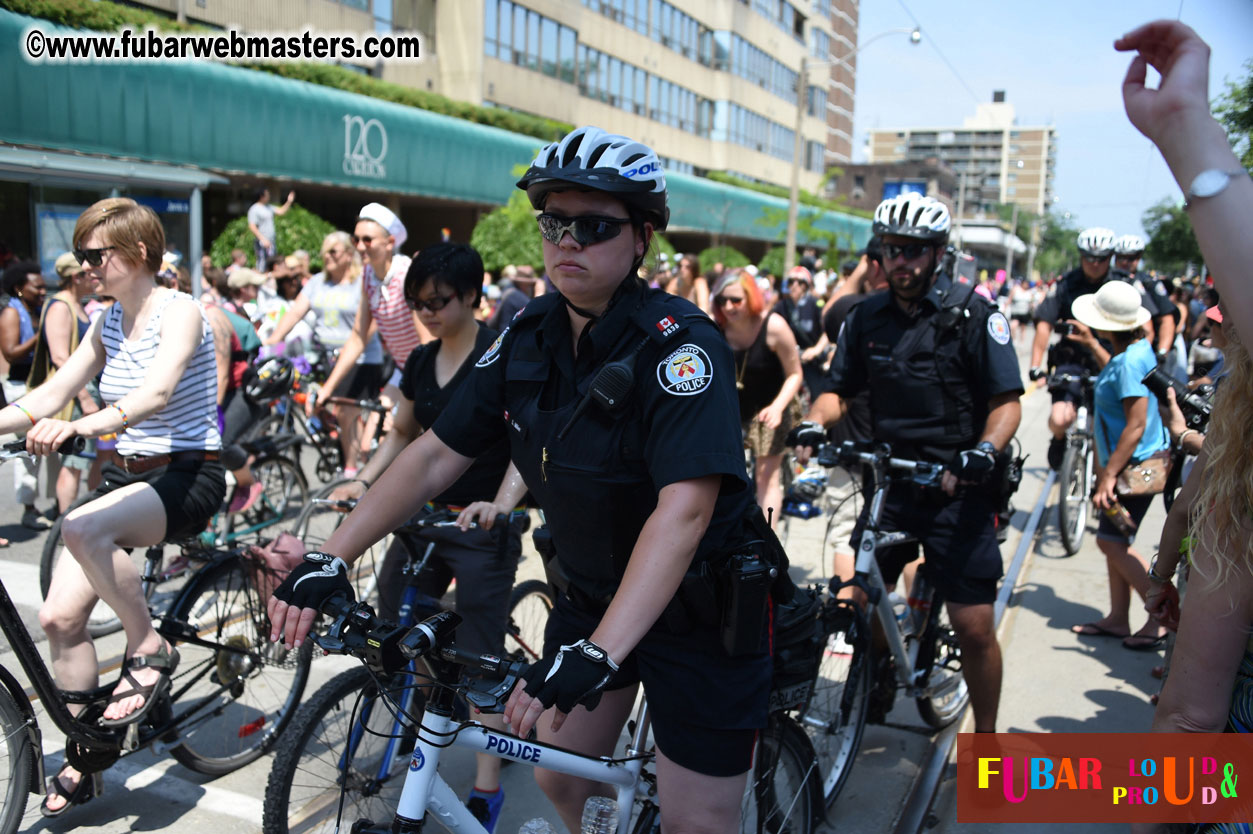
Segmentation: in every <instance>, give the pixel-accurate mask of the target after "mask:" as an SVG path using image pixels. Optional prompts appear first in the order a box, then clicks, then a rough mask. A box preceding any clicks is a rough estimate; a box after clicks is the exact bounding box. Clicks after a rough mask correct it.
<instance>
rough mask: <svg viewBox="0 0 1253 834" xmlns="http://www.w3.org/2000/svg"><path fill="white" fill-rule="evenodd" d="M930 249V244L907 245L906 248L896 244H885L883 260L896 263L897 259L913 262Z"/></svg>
mask: <svg viewBox="0 0 1253 834" xmlns="http://www.w3.org/2000/svg"><path fill="white" fill-rule="evenodd" d="M930 248H931V244H929V243H906V244H905V245H904V246H900V245H898V244H895V243H885V244H883V259H884V260H887V261H894V260H896V259H897V258H904V259H905V260H907V261H912V260H913V259H914V258H917V257H919V256H920V255H922V254H924V253H925V252H926V251H927V250H928V249H930Z"/></svg>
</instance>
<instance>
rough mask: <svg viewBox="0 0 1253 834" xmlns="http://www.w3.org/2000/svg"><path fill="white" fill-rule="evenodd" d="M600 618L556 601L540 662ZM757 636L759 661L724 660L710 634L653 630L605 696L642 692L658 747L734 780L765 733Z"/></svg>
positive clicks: (764, 656)
mask: <svg viewBox="0 0 1253 834" xmlns="http://www.w3.org/2000/svg"><path fill="white" fill-rule="evenodd" d="M600 617H601V615H600V614H593V613H591V612H589V611H587V610H585V609H581V608H579V607H578V606H577V605H576V604H575V603H574V602H572V601H571V600H570V598H569V597H567V596H565V595H562V596H561V597H559V598H558V600H557V606H556V608H554V609H553V611H552V613H551V614H550V615H549V618H548V628H547V629H546V630H545V632H544V656H545V657H551V656H552V655H554V654H556V653H557V650H558V648H559V647H561V646H563V645H569V644H571V643H575V642H578V641H579V640H582V639H585V638H587V637H590V636H591V634H592V632H593V631H594V630H595V628H596V625H597V623H599V622H600ZM766 639H767V638H766V635H764V634H763V644H762V648H763V650H762V652H761V653H760V654H759V655H747V656H741V657H730V656H728V655H727V653H726V652H725V651H724V650H723V648H722V641H721V638H720V636H719V633H718V629H717V628H716V627H709V626H696V627H693V628H691V629H690V630H688V631H685V632H684V633H682V634H680V633H676V632H672V631H669V630H667V629H666V628H664V627H662V626H660V625H655V626H653V627H652V628H651V629H649V631H648V633H647V634H645V635H644V638H643V639H642V640H640V642H639V644H638V645H636V647H635V650H634V651H632V652H631V654H629V655H628V656H627V657H626V659H625V660H621V661H619V662H620V667H619V669H618V672H617V673H616V674H615V675H614V676H613V680H612V681H610V682H609V686H608V687H606V688H607V689H610V690H614V689H625V688H626V687H628V686H633V685H635V684H636V683H642V684H643V685H644V692H645V694H646V695H647V696H648V709H649V712H650V714H651V716H652V722H653V737H654V739H655V741H656V742H657V748H658V749H659V750H661V751H662V752H663V753H665V754H666V756H667V757H668V758H670V759H671V760H672V761H674V762H675V763H677V764H679V765H680V766H682V767H685V768H687V769H688V770H694V771H696V772H697V773H702V774H704V775H706V776H738V775H739V774H741V773H745V772H747V771H748V769H749V768H750V767H751V766H752V763H753V745H754V743H755V742H756V740H757V731H758V730H759V729H760V728H762V727H764V726H766V716H767V713H766V705H767V702H768V700H769V697H770V683H771V676H772V674H773V665H772V662H771V659H770V654H769V652H768V651H767V650H766V648H767V644H766V642H765V641H766Z"/></svg>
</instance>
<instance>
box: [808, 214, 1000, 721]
mask: <svg viewBox="0 0 1253 834" xmlns="http://www.w3.org/2000/svg"><path fill="white" fill-rule="evenodd" d="M948 232H949V213H948V209H947V208H946V207H945V206H944V204H942V203H940V202H939V201H937V200H935V199H933V198H931V197H924V196H922V195H919V194H903V195H901V196H899V197H893V198H892V199H889V200H885V201H883V202H882V203H880V204H879V207H878V209H876V210H875V217H874V233H875V234H876V235H881V236H882V237H881V239H882V253H883V268H884V270H885V272H886V273H887V276H888V288H889V292H886V293H879V294H876V295H872V296H870V297H869V298H867V299H865V300H864V301H862V302H861V303H860V304H858V305H857V306H856V307H855V308H853V310H852V311H851V312H850V313H849V315H848V318H847V319H846V321H845V324H844V329H843V331H842V332H841V333H840V338H839V344H838V347H837V348H836V351H835V358H834V359H833V360H832V363H831V371H830V374H829V377H828V387H829V391H828V392H827V393H824V394H822V395H821V396H819V397H818V398H817V400H816V401H815V402H814V405H813V408H812V409H811V410H810V413H809V419H810V420H811V421H813V423H810V424H808V426H807V427H802V428H801V429H798V431H797V433H796V435H797V437H796V439H797V441H798V443H799V444H800V445H801V446H810V445H812V441H813V439H815V438H814V435H813V434H812V433H811V432H812V431H813V430H814V429H815V428H816V427H815V426H814V423H816V424H820V425H828V424H830V423H833V422H835V421H836V420H839V419H840V418H842V417H843V416H844V414H845V413H846V407H845V400H846V399H848V398H850V397H852V396H854V395H856V394H857V393H858V392H860V391H862V390H864V389H868V390H869V392H870V408H871V414H872V417H873V433H874V438H875V440H879V441H885V442H887V443H889V444H891V446H892V452H893V455H895V456H898V457H905V458H911V457H912V458H915V459H919V460H927V461H932V462H937V463H943V464H945V465H946V467H947V470H946V471H945V473H944V477H943V484H942V492H941V491H938V490H935V489H927V490H921V489H914V488H911V487H910V486H909V485H898V486H896V487H894V488H893V490H892V492H890V493H889V495H888V499H887V502H886V505H885V507H884V509H883V514H882V517H881V519H880V521H881V524H882V526H883V529H885V530H904V531H908V532H910V533H912V534H914V535H916V536H917V537H918V539H919V541H921V543H922V546H923V553H924V556H925V558H926V561H925V564H924V565H923V568H922V569H923V570H924V571H926V573H927V577H928V579H930V580H931V581H932V582H933V583H934V584H935V586H936V587H937V588H938V589H939V590H940V591H941V592H942V593H943V595H944V598H945V600H947V607H948V615H949V620H950V621H951V622H952V624H953V628H954V630H955V631H956V632H957V639H958V641H959V643H960V646H961V653H962V674H963V675H964V676H965V678H966V683H967V685H968V686H969V688H970V700H971V704H972V705H973V707H974V713H975V729H976V730H979V731H984V732H992V731H994V729H995V727H996V711H997V705H998V703H999V701H1000V688H1001V651H1000V647H999V646H998V645H997V642H996V635H995V633H994V617H993V605H992V604H993V602H994V601H995V599H996V590H997V580H998V579H1000V576H1001V568H1002V565H1001V554H1000V550H999V548H998V546H997V542H996V526H995V525H996V498H997V496H996V488H995V487H992V486H990V485H989V484H988V483H987V482H988V480H989V478H990V476H991V475H992V474H993V470H994V469H995V467H996V456H997V453H998V452H999V451H1000V450H1002V449H1004V448H1005V446H1006V445H1008V444H1009V442H1010V440H1011V439H1012V438H1013V436H1014V432H1015V431H1017V429H1018V423H1019V421H1020V419H1021V417H1022V409H1021V406H1020V403H1019V396H1020V395H1021V393H1022V390H1023V389H1022V383H1021V378H1020V375H1019V370H1018V358H1017V356H1016V355H1015V353H1014V349H1013V346H1012V345H1011V344H1010V339H1009V322H1008V321H1006V319H1005V317H1004V316H1003V315H1001V314H1000V313H999V312H997V311H996V308H995V307H993V306H992V304H991V303H989V302H988V301H986V300H984V299H983V298H981V297H979V296H978V295H976V294H975V293H974V287H973V285H971V284H969V283H955V282H954V281H952V280H951V279H950V278H949V276H947V275H945V274H943V273H942V272H941V265H942V261H943V257H944V252H945V243H946V242H947V240H948ZM807 429H808V430H807ZM819 437H820V435H819ZM867 510H868V508H866V509H863V511H862V518H861V520H860V521H859V522H858V528H859V529H858V531H857V532H856V533H855V534H854V540H856V538H857V537H859V536H860V528H861V527H862V526H863V525H864V524H865V519H866V513H867ZM916 557H917V549H916V548H915V547H913V546H910V547H908V548H905V549H904V550H899V549H898V551H897V552H887V553H881V554H880V555H879V560H880V568H881V569H882V571H883V578H884V581H885V582H888V583H889V584H891V583H895V581H896V578H897V576H898V575H899V574H900V572H901V569H902V568H903V567H904V565H905V563H907V562H909V561H912V560H913V559H914V558H916Z"/></svg>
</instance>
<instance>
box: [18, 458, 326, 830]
mask: <svg viewBox="0 0 1253 834" xmlns="http://www.w3.org/2000/svg"><path fill="white" fill-rule="evenodd" d="M75 440H81V439H80V438H75ZM71 442H73V441H71ZM24 444H25V441H16V442H14V443H9V444H6V445H5V446H4V447H3V449H2V450H0V460H7V459H10V458H14V457H17V456H19V455H23V454H26V452H25V449H24ZM67 445H68V444H67ZM180 549H181V550H182V552H183V553H184V554H185V555H186V556H187V557H188V560H189V562H191V563H192V564H193V565H194V566H195V569H194V570H193V571H190V572H189V573H190V576H189V578H188V579H187V581H186V583H185V584H184V585H183V586H182V587H181V588H180V589H178V590H177V591H175V592H172V593H171V594H169V595H165V594H160V593H159V594H157V595H155V596H154V597H153V599H152V600H151V601H150V602H151V610H152V612H153V617H154V619H155V620H157V627H156V630H157V633H158V634H160V635H161V636H162V637H164V638H165V639H166V640H168V641H169V642H170V643H171V644H173V645H174V646H176V647H177V649H178V651H179V654H180V661H179V664H178V668H177V670H176V671H175V672H174V673H173V675H172V676H171V685H170V688H169V690H168V691H167V692H166V693H165V694H164V695H162V696H161V700H160V702H159V703H157V704H156V705H155V706H154V708H153V709H152V710H151V711H150V712H149V713H148V715H147V716H146V717H145V718H144V719H142V720H141V721H139V722H137V723H133V724H130V725H127V726H125V727H120V728H104V727H100V726H98V725H97V723H96V721H97V719H99V718H100V717H101V716H102V715H103V714H104V709H105V705H106V704H107V702H108V699H109V696H110V695H111V694H112V691H113V685H112V684H111V685H108V686H102V687H97V688H96V689H92V690H89V691H86V692H68V691H64V690H61V689H58V688H57V686H56V684H55V682H54V681H53V679H52V675H51V674H50V672H49V671H48V667H47V665H46V664H45V663H44V660H43V658H42V657H41V655H40V653H39V649H38V648H37V647H36V645H35V642H34V640H33V639H32V638H31V635H30V632H29V631H27V629H26V626H25V624H24V623H23V622H22V618H21V615H20V614H19V612H18V610H17V608H16V606H15V605H14V604H13V601H12V599H11V598H10V597H9V593H8V590H7V589H5V587H4V583H3V581H2V580H0V631H3V632H4V635H5V638H6V639H7V641H8V644H9V646H10V647H11V649H12V651H13V653H14V655H15V656H16V657H17V660H18V663H19V664H20V665H21V666H22V669H23V670H24V671H25V673H26V676H27V678H28V679H29V680H30V683H31V686H32V687H33V688H34V691H35V694H36V695H37V696H38V698H39V701H40V702H41V703H42V704H43V708H44V711H45V712H46V714H47V718H48V719H49V720H51V721H52V722H53V723H54V724H55V725H56V726H57V728H58V729H60V730H61V732H62V733H64V734H65V736H66V752H65V758H66V762H67V763H69V764H70V765H71V766H73V767H74V768H75V769H77V770H79V771H81V772H82V773H83V774H84V776H83V778H84V779H91V780H93V783H94V784H93V788H94V790H93V794H92V795H95V794H98V793H99V787H100V784H101V773H102V772H103V771H104V770H106V769H107V768H109V767H110V766H111V765H112V764H113V763H114V762H115V761H117V760H118V759H119V758H121V757H123V756H129V755H131V754H133V753H135V752H137V751H139V750H144V749H151V750H153V751H154V752H156V753H164V752H167V751H168V752H169V753H170V755H172V756H173V757H174V758H175V759H176V760H177V761H179V762H180V763H182V764H183V765H184V766H186V767H188V768H190V769H191V770H194V771H196V772H198V773H203V774H206V775H210V776H218V775H221V774H225V773H230V772H231V771H234V770H237V769H239V768H241V767H243V766H244V765H246V764H248V763H250V762H252V761H254V760H256V759H257V758H259V757H260V756H261V755H263V754H264V753H265V752H267V751H268V750H269V749H270V748H271V747H272V746H273V745H274V743H275V742H276V741H277V740H278V737H279V735H280V734H281V733H282V732H283V730H284V728H286V726H287V724H288V723H289V722H290V721H291V719H292V717H293V716H294V715H295V712H296V707H297V705H298V704H299V702H300V697H301V695H302V694H303V692H304V687H305V683H306V682H307V680H308V677H309V664H310V660H311V658H312V643H309V644H306V645H305V646H303V647H301V648H300V649H297V650H295V651H288V650H287V649H286V648H284V647H283V646H282V645H281V644H279V643H271V642H270V640H269V634H270V624H269V618H268V616H267V614H266V600H265V599H264V598H263V595H262V591H261V587H262V586H263V585H264V578H263V577H262V573H263V572H264V570H265V569H264V567H263V566H262V565H260V564H258V563H256V562H254V561H253V560H252V559H251V558H250V556H249V554H248V553H247V552H246V550H245V549H243V548H238V549H234V550H222V549H209V548H205V547H204V546H203V545H202V544H200V543H199V542H197V541H195V540H193V541H190V542H187V543H184V544H182V545H181V546H180ZM163 552H164V545H161V544H158V545H155V546H153V547H150V548H148V549H147V551H146V553H145V557H144V565H143V568H142V571H141V576H142V578H143V581H144V582H145V583H155V582H156V581H157V574H158V571H159V570H160V569H161V565H162V561H163V558H162V557H163ZM70 704H73V705H77V706H79V707H81V712H80V713H79V714H78V715H77V716H74V715H71V713H70V709H69V705H70ZM42 741H43V734H42V731H41V730H40V727H39V718H38V717H37V716H36V714H35V710H34V707H33V706H32V704H31V700H30V699H29V698H28V697H27V696H26V693H25V692H24V691H23V689H22V687H21V685H20V684H19V683H18V680H17V678H16V676H15V675H14V674H13V673H12V672H10V671H9V670H8V669H6V668H5V667H3V666H0V801H3V805H2V806H0V834H12V832H14V831H16V830H17V828H18V826H19V824H20V823H21V822H22V816H23V813H24V811H25V807H26V802H27V799H28V794H36V795H41V794H42V793H43V792H44V784H45V773H44V758H43V746H42Z"/></svg>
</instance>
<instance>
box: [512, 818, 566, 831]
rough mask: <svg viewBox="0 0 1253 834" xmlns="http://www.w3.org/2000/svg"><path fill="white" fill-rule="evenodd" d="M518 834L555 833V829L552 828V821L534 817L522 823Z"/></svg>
mask: <svg viewBox="0 0 1253 834" xmlns="http://www.w3.org/2000/svg"><path fill="white" fill-rule="evenodd" d="M518 834H557V829H555V828H553V826H552V823H550V822H549V821H548V820H546V819H544V818H543V817H536V818H535V819H533V820H528V821H527V822H524V823H522V827H521V828H519V829H518Z"/></svg>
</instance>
